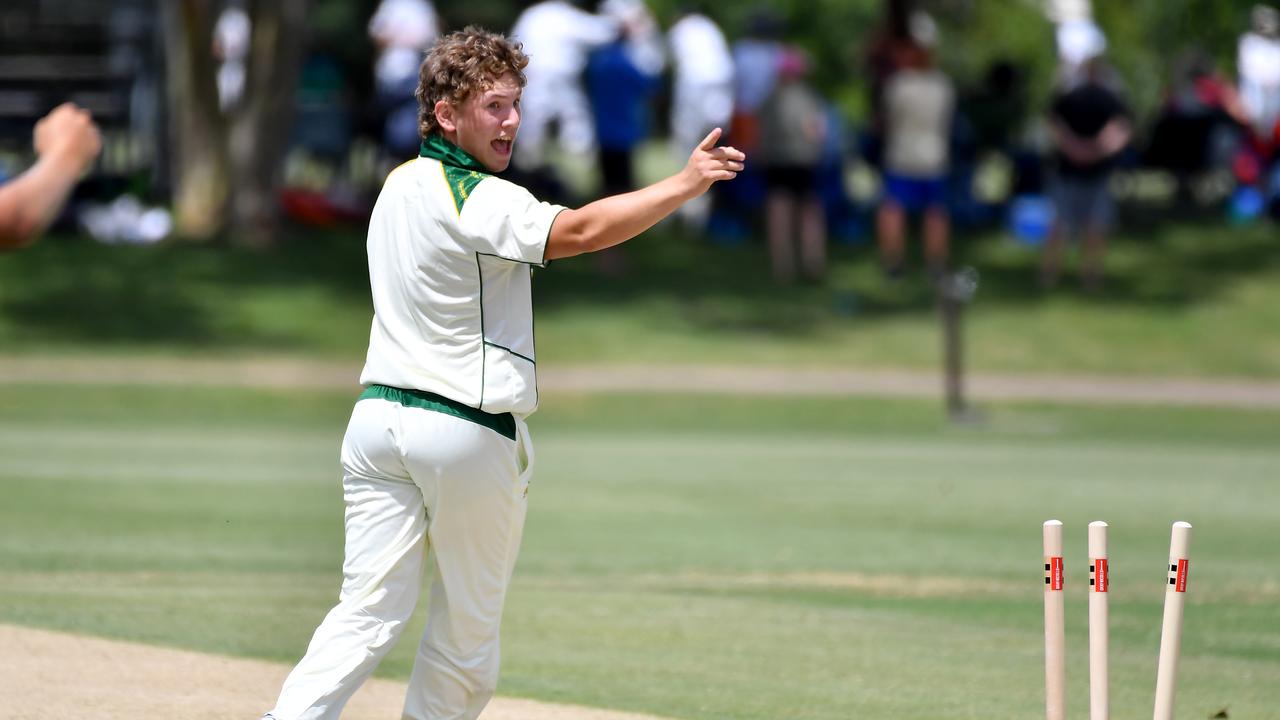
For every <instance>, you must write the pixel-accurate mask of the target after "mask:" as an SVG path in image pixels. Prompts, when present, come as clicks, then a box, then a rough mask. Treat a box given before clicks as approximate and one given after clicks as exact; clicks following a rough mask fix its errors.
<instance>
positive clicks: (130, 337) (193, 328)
mask: <svg viewBox="0 0 1280 720" xmlns="http://www.w3.org/2000/svg"><path fill="white" fill-rule="evenodd" d="M303 287H308V288H318V289H321V290H323V291H324V292H325V293H329V294H332V295H334V296H335V297H336V298H337V301H339V302H340V301H343V300H345V299H347V298H350V299H351V301H352V302H364V303H367V302H368V277H367V274H366V271H365V261H364V247H363V243H362V242H358V241H353V240H351V239H350V238H349V236H345V235H343V236H340V237H332V236H324V237H321V238H318V239H316V238H312V239H310V240H307V239H296V240H295V239H286V240H285V241H283V242H282V243H281V245H280V247H278V248H276V249H273V250H271V251H265V252H255V251H249V250H242V249H235V248H229V247H226V246H223V245H202V246H193V245H182V244H177V243H170V244H165V245H160V246H154V247H109V246H103V245H99V244H96V243H92V242H89V241H87V240H85V239H82V238H77V237H52V238H46V239H45V240H44V241H42V242H41V243H40V244H39V245H37V246H35V247H32V248H29V249H27V250H24V251H22V252H20V253H10V254H8V255H4V256H0V317H3V320H4V322H5V324H8V325H9V326H10V327H11V328H12V330H11V331H10V332H11V333H12V335H13V336H14V338H15V339H19V340H35V341H39V342H53V343H64V342H65V343H78V342H85V343H92V344H99V345H102V344H108V345H109V344H121V345H179V346H189V347H207V346H218V347H236V346H262V345H280V344H287V341H285V340H284V339H282V338H280V337H277V336H273V335H272V334H270V333H264V332H262V331H261V330H260V329H258V328H256V327H255V324H254V323H253V322H252V321H251V320H248V319H246V318H244V317H242V316H241V314H240V312H239V311H238V310H237V308H236V307H235V306H236V300H237V299H238V298H240V297H242V296H245V295H248V294H253V293H257V292H263V291H266V292H273V293H278V292H281V291H283V292H284V293H286V294H287V293H288V292H289V291H290V290H291V289H298V288H303ZM281 307H282V312H286V313H288V312H299V313H301V312H305V311H306V310H307V308H306V307H305V306H302V305H298V306H297V307H292V308H291V307H290V304H289V303H288V302H287V301H286V302H284V303H282V304H281Z"/></svg>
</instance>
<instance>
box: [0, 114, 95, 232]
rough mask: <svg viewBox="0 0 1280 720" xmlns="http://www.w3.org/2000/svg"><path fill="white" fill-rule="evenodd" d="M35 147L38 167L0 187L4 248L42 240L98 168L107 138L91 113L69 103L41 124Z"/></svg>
mask: <svg viewBox="0 0 1280 720" xmlns="http://www.w3.org/2000/svg"><path fill="white" fill-rule="evenodd" d="M34 145H35V151H36V156H37V159H36V163H35V165H32V166H31V167H30V168H29V169H28V170H27V171H26V172H25V173H23V174H21V175H19V176H18V177H17V178H14V179H13V180H12V181H10V182H8V183H5V184H4V185H0V249H12V248H18V247H22V246H23V245H28V244H30V243H32V242H34V241H35V240H36V238H38V237H40V234H41V233H43V232H44V230H45V228H47V227H49V224H50V223H52V222H53V220H54V218H55V217H57V215H58V211H59V210H61V209H62V206H63V204H64V203H65V202H66V199H67V196H68V195H69V194H70V192H71V188H72V187H73V186H75V184H76V181H77V180H79V179H80V177H81V176H82V175H84V173H85V172H87V171H88V169H89V167H90V166H92V165H93V162H94V160H95V159H96V158H97V157H98V153H99V151H101V149H102V139H101V137H100V136H99V134H98V127H97V125H95V124H94V123H93V119H92V118H91V117H89V113H88V111H86V110H83V109H81V108H79V107H77V106H75V105H73V104H71V103H65V104H63V105H59V106H58V107H57V108H56V109H54V111H53V112H51V113H49V114H48V115H46V116H45V117H44V118H42V119H41V120H40V122H38V123H36V129H35V142H34Z"/></svg>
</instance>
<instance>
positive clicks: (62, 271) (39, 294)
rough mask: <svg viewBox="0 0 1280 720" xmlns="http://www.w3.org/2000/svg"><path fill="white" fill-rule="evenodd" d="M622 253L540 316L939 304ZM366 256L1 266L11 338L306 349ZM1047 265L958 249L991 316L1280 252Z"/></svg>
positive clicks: (1161, 301) (1176, 280) (1229, 277)
mask: <svg viewBox="0 0 1280 720" xmlns="http://www.w3.org/2000/svg"><path fill="white" fill-rule="evenodd" d="M624 252H625V254H626V258H627V268H626V270H625V272H624V273H622V274H620V275H617V276H610V275H607V274H604V273H603V272H602V271H601V268H600V266H599V262H598V258H597V257H596V256H592V255H587V256H579V257H576V258H571V259H567V260H560V261H556V262H554V263H552V264H551V265H550V266H549V267H548V268H547V269H545V270H543V269H538V270H536V271H535V280H534V302H535V305H536V307H537V309H538V312H539V315H540V317H542V318H544V319H546V318H548V317H554V316H555V315H556V314H557V313H562V312H569V311H572V310H575V309H577V308H581V307H587V308H593V309H594V308H599V309H601V310H602V311H604V312H612V311H614V310H623V309H625V311H626V312H627V313H630V314H631V315H632V317H631V319H630V320H629V321H630V322H637V321H638V322H640V323H649V324H653V325H667V324H676V325H677V326H679V327H681V328H684V329H687V330H688V331H689V332H695V333H697V332H707V333H711V332H714V333H725V334H737V335H752V334H759V335H761V336H769V337H773V338H779V339H782V340H786V339H789V338H804V337H812V336H815V335H817V334H820V333H821V332H822V331H823V329H824V327H829V326H831V325H832V324H836V323H845V322H849V321H857V322H864V323H874V322H885V321H892V320H895V319H898V318H904V317H920V316H927V315H929V314H931V313H933V312H934V308H935V305H936V297H935V294H934V292H933V289H932V285H931V283H930V281H929V280H928V279H927V278H926V276H925V274H924V272H923V271H922V270H920V269H919V268H920V267H921V265H922V263H921V262H920V259H919V257H918V252H919V250H918V248H914V249H913V252H915V253H917V256H914V257H913V258H912V263H911V267H912V268H913V271H912V273H910V274H908V276H907V277H906V278H905V279H903V280H900V281H896V282H891V281H888V280H886V279H885V278H884V277H882V276H881V274H880V273H879V271H878V269H877V265H876V260H875V250H874V247H872V246H870V245H861V246H854V247H849V246H837V247H834V248H833V249H832V257H831V262H830V273H829V275H828V278H827V279H826V280H825V281H824V282H822V283H817V284H799V285H793V286H786V287H783V286H779V285H778V284H776V283H775V282H774V281H773V279H772V277H771V276H770V272H769V267H768V260H767V254H766V252H765V249H764V247H763V245H762V244H761V243H759V242H757V241H748V242H747V243H746V244H744V245H741V246H737V247H720V246H716V245H714V244H712V243H710V242H708V241H706V240H705V239H703V238H694V237H687V236H683V235H681V234H679V233H677V232H674V231H672V230H670V229H668V228H664V227H660V228H658V229H656V230H654V231H651V232H650V233H648V234H646V236H644V237H642V238H640V239H638V240H637V241H636V242H634V243H629V244H628V245H626V246H625V247H624ZM365 258H366V256H365V243H364V230H363V228H354V227H353V228H348V229H346V230H340V231H332V232H323V233H317V232H309V231H308V232H302V231H294V232H290V233H288V234H286V235H284V236H282V238H281V241H280V242H279V243H278V245H277V247H275V248H274V249H272V250H269V251H250V250H244V249H239V248H234V247H228V246H226V245H218V244H215V245H199V246H195V245H182V244H176V243H170V244H166V245H161V246H157V247H108V246H103V245H98V244H95V243H92V242H89V241H86V240H83V239H78V238H72V237H52V238H47V239H46V240H45V241H43V242H41V243H40V244H39V245H37V246H35V247H33V248H29V249H27V250H24V251H22V252H18V253H10V254H7V255H0V341H4V340H9V341H28V340H33V341H37V342H53V343H64V342H65V343H76V342H85V343H91V344H96V345H110V344H120V345H154V346H162V345H171V346H179V347H199V348H214V347H216V348H227V349H235V348H263V347H273V348H291V347H300V348H302V349H312V348H314V347H318V346H320V345H323V344H324V342H323V340H324V338H323V337H322V336H323V335H325V334H327V333H329V332H330V318H329V317H328V316H326V315H324V313H329V312H336V311H340V310H343V309H351V310H353V312H349V313H348V314H347V315H346V316H345V318H346V319H345V320H338V321H336V322H339V323H342V322H345V323H346V325H345V326H343V327H335V328H334V332H339V331H341V332H345V333H346V335H344V336H343V337H344V338H349V337H353V336H355V335H358V334H361V333H363V332H366V331H367V325H364V327H362V328H358V329H357V328H355V327H354V326H355V325H356V324H363V323H365V322H367V319H366V318H367V315H364V314H363V313H364V312H365V309H366V308H367V307H368V305H369V285H368V282H369V281H368V274H367V267H366V259H365ZM1038 259H1039V258H1038V254H1037V251H1036V250H1035V249H1034V248H1028V247H1026V246H1019V245H1017V244H1015V243H1013V242H1011V241H1009V240H1007V239H1006V238H1004V237H1002V236H1000V235H998V234H990V235H981V236H976V237H970V238H963V239H961V240H960V241H959V242H957V247H956V260H955V262H954V265H955V266H957V267H959V266H964V265H970V266H973V267H974V268H976V269H977V270H978V273H979V276H980V286H979V289H978V295H977V298H976V302H977V303H979V304H980V306H982V307H987V308H998V307H1034V306H1035V305H1036V304H1039V303H1043V302H1046V301H1049V300H1059V299H1063V298H1066V299H1068V300H1070V301H1074V302H1080V303H1087V304H1088V306H1090V307H1093V306H1096V307H1098V308H1100V309H1102V308H1108V307H1152V308H1179V307H1187V306H1190V305H1194V304H1196V303H1201V302H1205V301H1209V300H1212V299H1213V298H1215V297H1216V296H1217V295H1218V294H1220V293H1221V292H1222V291H1223V290H1225V289H1227V288H1229V287H1230V286H1231V285H1232V284H1233V283H1236V282H1238V281H1239V280H1241V279H1243V278H1247V277H1249V276H1250V275H1254V274H1256V273H1260V272H1267V271H1270V270H1273V269H1275V268H1276V267H1280V243H1277V242H1276V240H1275V236H1274V228H1273V227H1271V226H1267V225H1258V226H1252V227H1245V228H1237V227H1229V226H1224V225H1222V224H1221V223H1218V222H1182V223H1178V224H1176V225H1174V224H1172V223H1170V224H1165V225H1163V226H1153V227H1144V228H1141V229H1140V232H1133V231H1130V232H1128V233H1121V234H1120V235H1119V236H1118V241H1117V242H1116V243H1114V245H1113V247H1112V248H1111V251H1110V253H1109V257H1108V274H1107V284H1106V287H1105V289H1104V290H1103V292H1101V293H1100V294H1097V295H1091V296H1088V297H1084V295H1083V293H1082V291H1081V290H1080V289H1079V286H1078V284H1077V283H1076V282H1075V278H1074V277H1071V276H1067V277H1064V279H1063V283H1062V285H1061V286H1060V287H1059V288H1057V289H1056V290H1054V291H1052V292H1045V291H1043V290H1041V289H1040V288H1039V287H1038V286H1037V283H1036V277H1037V265H1038ZM264 314H269V315H270V317H269V318H264V317H263V315H264ZM353 318H358V323H357V321H356V320H355V319H353ZM6 326H7V327H6ZM343 342H344V343H345V342H346V340H343Z"/></svg>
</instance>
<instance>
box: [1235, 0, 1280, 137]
mask: <svg viewBox="0 0 1280 720" xmlns="http://www.w3.org/2000/svg"><path fill="white" fill-rule="evenodd" d="M1250 26H1251V27H1250V31H1249V32H1247V33H1245V34H1244V35H1242V36H1240V45H1239V58H1238V63H1239V73H1240V101H1241V104H1242V105H1243V106H1244V114H1245V116H1246V118H1247V120H1248V122H1249V125H1250V127H1251V128H1252V129H1253V132H1254V134H1255V135H1257V136H1258V137H1261V138H1271V137H1272V136H1273V135H1274V134H1275V131H1276V124H1277V122H1280V12H1277V11H1276V9H1275V8H1273V7H1270V6H1267V5H1262V4H1259V5H1255V6H1254V7H1253V11H1252V13H1251V14H1250Z"/></svg>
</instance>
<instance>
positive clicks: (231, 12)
mask: <svg viewBox="0 0 1280 720" xmlns="http://www.w3.org/2000/svg"><path fill="white" fill-rule="evenodd" d="M252 38H253V23H252V21H250V20H249V13H248V12H247V11H246V10H245V9H244V0H233V1H232V2H231V3H230V4H229V5H227V7H226V8H225V9H224V10H223V11H222V13H221V14H220V15H218V22H217V23H215V24H214V26H213V56H214V57H215V58H217V59H218V74H217V83H218V107H220V108H221V109H222V112H223V113H227V112H230V111H231V110H233V109H235V107H236V106H237V105H239V104H240V98H241V97H243V96H244V82H245V63H246V61H247V60H248V59H249V42H250V40H252Z"/></svg>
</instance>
